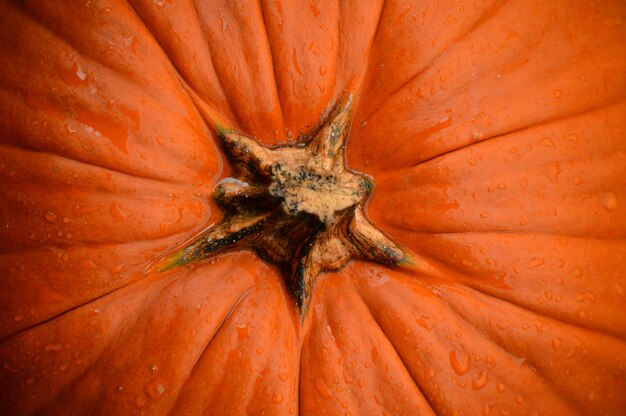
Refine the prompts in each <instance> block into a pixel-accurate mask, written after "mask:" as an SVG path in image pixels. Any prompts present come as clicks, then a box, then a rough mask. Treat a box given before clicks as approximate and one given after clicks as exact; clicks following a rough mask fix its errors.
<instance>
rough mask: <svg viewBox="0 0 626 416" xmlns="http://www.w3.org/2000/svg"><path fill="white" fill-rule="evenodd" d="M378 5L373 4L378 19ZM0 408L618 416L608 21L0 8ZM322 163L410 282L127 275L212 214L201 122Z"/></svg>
mask: <svg viewBox="0 0 626 416" xmlns="http://www.w3.org/2000/svg"><path fill="white" fill-rule="evenodd" d="M383 3H384V4H383ZM0 16H2V22H3V24H2V25H0V38H1V39H2V42H0V73H1V79H2V88H1V89H0V107H1V108H2V111H1V112H0V127H1V130H0V131H1V133H0V137H1V143H0V184H1V185H0V201H2V203H1V205H0V206H1V211H0V212H1V214H2V215H1V217H0V219H1V221H0V233H1V234H0V276H2V279H0V305H1V307H0V340H1V342H0V364H1V365H0V414H7V415H22V414H35V413H36V414H51V415H58V414H72V415H73V414H76V415H84V414H97V415H118V414H124V415H126V414H129V415H130V414H155V415H160V414H181V415H196V414H207V415H208V414H210V415H238V414H253V415H260V414H267V415H270V414H271V415H283V414H284V415H291V414H298V413H299V414H303V415H324V414H328V415H335V414H337V415H344V414H353V415H380V414H387V415H422V414H424V415H428V414H448V415H452V414H463V415H474V414H495V415H499V414H512V415H526V414H528V415H530V414H545V415H569V414H598V415H620V414H622V412H623V409H624V408H626V385H625V383H626V379H625V378H626V368H625V367H626V323H625V321H624V320H623V318H622V317H623V315H624V313H625V312H626V293H625V291H626V282H625V281H624V276H625V274H626V266H624V264H625V263H624V257H625V255H626V245H625V243H624V239H625V238H626V180H625V178H626V175H625V173H626V168H625V167H626V104H625V103H626V101H625V97H626V4H625V3H624V2H623V1H620V0H605V1H602V2H597V3H589V2H584V1H575V0H571V1H565V0H558V1H552V2H544V1H540V0H536V1H521V0H519V1H509V2H501V1H495V0H494V1H479V2H470V1H466V0H450V1H441V2H417V1H408V0H407V1H395V2H392V1H388V2H382V1H365V0H362V1H357V0H353V1H342V2H336V1H334V2H331V1H324V0H319V1H311V2H307V4H302V3H300V2H290V1H286V0H285V1H277V2H270V1H261V2H259V3H257V2H247V1H226V0H221V1H218V0H215V1H208V2H194V1H190V0H189V1H169V0H162V1H161V0H159V1H147V0H132V1H129V2H123V1H114V0H109V1H104V0H101V1H96V0H91V1H80V2H74V1H66V2H58V1H57V2H54V1H37V2H34V1H32V2H31V1H28V0H26V1H23V2H18V1H9V0H7V1H4V2H2V3H1V4H0ZM347 92H354V93H355V94H356V95H355V97H356V107H355V112H354V115H353V121H352V131H351V136H350V141H349V143H348V148H347V162H348V164H349V165H350V166H351V167H352V168H353V169H355V170H357V171H361V172H365V173H367V174H369V175H371V176H372V177H373V178H374V179H375V181H376V190H375V192H374V195H373V197H372V199H371V201H370V203H369V206H368V215H369V218H370V220H371V221H372V222H373V223H374V224H376V225H377V226H378V227H379V228H380V229H382V230H383V231H384V232H386V233H387V234H388V235H389V236H390V237H392V238H393V239H395V240H396V241H398V242H400V243H402V244H404V245H405V246H406V247H408V248H409V249H410V250H411V251H412V253H413V254H414V255H415V257H416V258H417V259H418V260H419V263H418V264H419V267H416V269H415V270H413V271H402V270H395V269H390V268H385V267H382V266H379V265H375V264H371V263H367V262H356V261H355V262H352V263H351V264H350V265H348V266H347V267H346V268H345V269H343V270H341V271H339V272H336V273H325V274H322V275H320V277H319V278H318V281H317V283H316V286H315V291H314V295H313V299H312V301H311V307H310V311H309V314H308V315H307V318H306V320H305V322H304V324H303V325H302V326H301V325H300V322H299V319H298V316H297V311H296V310H295V308H294V305H293V300H292V299H291V297H290V296H289V294H288V293H287V291H286V289H285V285H284V283H283V280H282V277H281V275H280V273H279V272H278V271H277V270H276V269H275V268H274V267H272V266H271V265H268V264H266V263H265V262H263V261H261V260H259V259H258V258H257V257H256V256H255V255H254V254H253V253H251V252H247V251H241V252H232V253H228V254H224V255H220V256H218V257H215V258H213V259H211V260H206V261H203V262H198V263H195V264H192V265H189V266H186V267H182V268H177V269H173V270H170V271H167V272H163V273H145V270H146V267H147V266H149V265H150V264H151V263H152V262H153V261H154V260H155V259H157V258H158V257H159V256H161V255H162V254H163V253H166V252H168V251H169V250H171V249H173V248H175V247H178V246H180V245H181V244H183V243H184V242H186V241H188V240H189V239H190V238H192V237H193V236H195V235H197V234H198V233H199V232H200V231H202V230H204V229H206V228H207V227H208V226H210V225H213V224H216V223H218V222H219V221H220V220H221V217H222V214H221V212H220V211H219V209H218V208H217V207H216V206H215V204H214V203H213V201H212V199H211V192H212V189H213V186H214V184H215V183H216V181H217V180H218V179H219V178H222V177H225V176H228V175H230V167H229V166H228V163H227V162H225V161H224V160H223V158H222V156H221V154H220V150H219V148H218V147H217V145H216V144H215V140H214V138H215V136H214V133H213V131H212V129H213V126H212V125H211V124H210V122H209V121H210V119H211V117H213V118H218V119H220V120H222V121H223V122H225V123H228V124H229V125H232V126H234V127H236V128H237V129H239V130H241V131H244V132H246V133H247V134H249V135H251V136H253V137H255V138H257V139H258V140H259V141H261V142H262V143H265V144H268V145H269V144H281V143H287V142H292V143H293V142H295V141H296V140H297V138H298V136H299V134H302V133H305V132H306V131H308V130H309V129H310V128H311V127H312V126H313V125H314V124H315V123H316V122H317V121H318V119H319V117H320V114H321V113H322V112H323V111H324V110H325V109H326V108H327V106H328V104H329V103H330V102H332V101H333V100H334V99H336V98H338V97H340V96H342V95H344V94H346V93H347Z"/></svg>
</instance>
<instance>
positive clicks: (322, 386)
mask: <svg viewBox="0 0 626 416" xmlns="http://www.w3.org/2000/svg"><path fill="white" fill-rule="evenodd" d="M315 388H316V389H317V392H318V393H319V394H320V396H322V397H325V398H328V397H332V396H333V395H332V393H331V391H330V390H329V389H328V387H327V386H326V383H324V380H323V379H322V378H321V377H316V378H315Z"/></svg>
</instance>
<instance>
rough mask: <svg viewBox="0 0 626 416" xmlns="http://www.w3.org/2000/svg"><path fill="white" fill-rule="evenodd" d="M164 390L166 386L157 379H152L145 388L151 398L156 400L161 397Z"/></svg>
mask: <svg viewBox="0 0 626 416" xmlns="http://www.w3.org/2000/svg"><path fill="white" fill-rule="evenodd" d="M165 390H167V388H166V387H165V385H163V383H161V382H160V381H159V380H154V381H152V382H151V383H149V384H148V385H147V386H146V388H145V391H146V393H147V394H148V396H149V397H150V398H151V399H152V400H157V399H158V398H159V397H161V396H162V395H163V393H165Z"/></svg>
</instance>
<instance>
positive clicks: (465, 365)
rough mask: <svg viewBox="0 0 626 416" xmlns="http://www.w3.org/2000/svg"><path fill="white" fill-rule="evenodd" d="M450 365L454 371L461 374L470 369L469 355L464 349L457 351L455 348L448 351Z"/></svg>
mask: <svg viewBox="0 0 626 416" xmlns="http://www.w3.org/2000/svg"><path fill="white" fill-rule="evenodd" d="M450 365H451V366H452V369H453V370H454V372H455V373H457V374H458V375H460V376H462V375H463V374H465V373H467V372H468V370H469V369H470V356H469V354H467V353H466V352H465V351H462V352H460V353H457V351H456V350H454V351H452V352H451V353H450Z"/></svg>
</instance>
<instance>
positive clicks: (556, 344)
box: [552, 337, 561, 350]
mask: <svg viewBox="0 0 626 416" xmlns="http://www.w3.org/2000/svg"><path fill="white" fill-rule="evenodd" d="M552 348H554V349H555V350H558V349H559V348H561V339H560V338H559V337H554V338H553V339H552Z"/></svg>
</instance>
